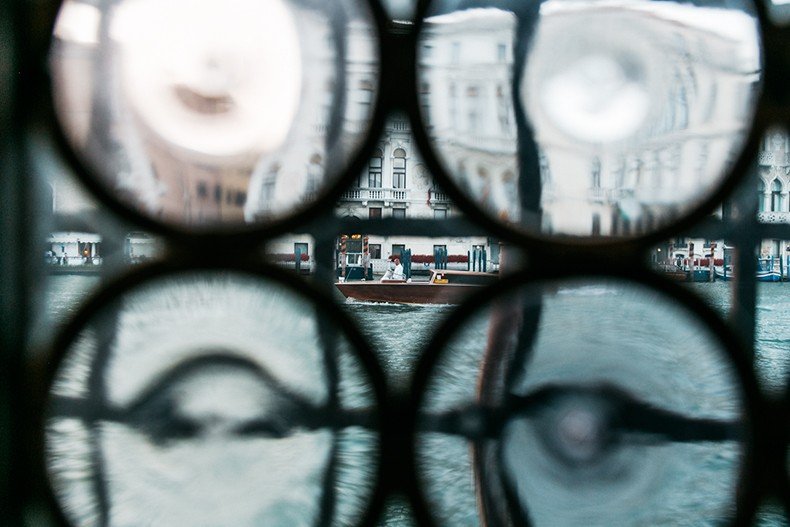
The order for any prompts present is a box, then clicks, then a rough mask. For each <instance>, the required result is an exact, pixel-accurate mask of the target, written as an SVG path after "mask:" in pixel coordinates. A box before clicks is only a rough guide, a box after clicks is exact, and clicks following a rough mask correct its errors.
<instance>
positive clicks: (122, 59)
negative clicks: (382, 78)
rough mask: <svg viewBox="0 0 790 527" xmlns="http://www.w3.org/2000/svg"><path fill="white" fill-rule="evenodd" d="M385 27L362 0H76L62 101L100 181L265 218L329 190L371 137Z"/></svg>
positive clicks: (58, 34)
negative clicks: (307, 0)
mask: <svg viewBox="0 0 790 527" xmlns="http://www.w3.org/2000/svg"><path fill="white" fill-rule="evenodd" d="M377 39H378V36H377V33H376V30H375V27H374V24H373V21H372V16H371V14H370V13H369V12H368V10H367V8H366V7H365V6H364V4H361V3H359V2H351V1H350V0H348V1H346V0H342V1H338V2H322V3H305V2H298V1H296V0H271V1H267V2H258V1H254V0H230V3H228V2H225V1H222V0H207V1H204V2H199V3H197V4H195V3H194V2H188V1H186V0H165V1H158V0H122V1H119V2H110V1H109V0H102V1H100V2H98V3H95V4H94V3H83V2H80V1H78V0H66V1H65V2H64V4H63V5H62V7H61V10H60V13H59V16H58V19H57V22H56V25H55V29H54V38H53V42H52V47H51V51H50V63H51V64H50V66H51V71H52V79H53V93H54V98H55V106H56V111H57V114H58V117H59V119H60V121H61V123H62V126H63V129H64V131H65V133H66V136H67V138H68V140H69V141H70V143H71V145H72V147H73V148H74V149H75V150H76V152H77V153H78V154H79V155H80V156H81V157H83V158H84V160H85V161H86V162H87V164H88V165H89V166H90V167H91V168H92V169H93V172H94V173H95V174H96V176H97V182H98V183H99V184H100V186H101V187H103V188H104V189H105V190H107V191H108V192H109V193H110V194H112V195H113V196H114V197H115V198H116V199H118V200H120V201H121V202H122V203H124V204H125V205H127V206H129V207H131V208H132V209H134V210H136V211H137V212H139V213H141V214H143V215H144V216H146V217H148V218H152V219H155V220H157V221H161V222H163V223H165V224H168V225H171V226H175V227H178V228H181V229H186V230H194V231H201V230H227V229H231V228H239V227H240V226H243V225H245V224H260V223H264V224H265V223H267V222H271V221H274V220H277V219H280V218H282V217H285V216H288V215H290V214H291V213H293V211H294V210H295V209H299V208H302V207H304V206H305V205H307V204H309V203H311V202H313V201H315V199H316V197H317V196H318V195H320V193H321V192H323V191H326V190H327V188H328V187H330V186H331V185H333V184H335V180H336V179H337V178H338V177H339V174H340V171H341V170H342V169H343V168H344V166H345V164H346V163H348V160H349V159H350V158H351V157H352V156H353V154H354V153H355V151H356V150H357V148H358V147H359V146H360V143H361V142H362V140H363V139H364V136H365V133H366V132H367V130H368V128H369V125H370V123H371V119H372V112H373V109H372V107H371V106H372V105H371V101H372V100H373V98H374V97H373V95H372V93H371V91H372V90H373V86H375V85H376V84H377V76H378V70H379V64H378V57H377Z"/></svg>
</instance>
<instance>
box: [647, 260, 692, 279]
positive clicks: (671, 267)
mask: <svg viewBox="0 0 790 527" xmlns="http://www.w3.org/2000/svg"><path fill="white" fill-rule="evenodd" d="M654 269H655V270H656V271H658V272H659V273H661V274H663V275H664V276H666V277H667V278H669V279H670V280H674V281H676V282H685V281H686V280H688V272H687V271H684V270H683V269H682V268H681V267H678V266H677V265H675V264H671V263H670V264H655V266H654Z"/></svg>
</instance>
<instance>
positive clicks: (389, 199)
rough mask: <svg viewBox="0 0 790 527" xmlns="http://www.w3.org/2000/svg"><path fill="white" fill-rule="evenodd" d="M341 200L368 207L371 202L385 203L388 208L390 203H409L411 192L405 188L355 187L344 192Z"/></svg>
mask: <svg viewBox="0 0 790 527" xmlns="http://www.w3.org/2000/svg"><path fill="white" fill-rule="evenodd" d="M340 199H341V201H351V202H355V203H361V204H362V205H367V204H368V202H370V201H383V202H384V205H385V206H386V205H388V204H390V203H398V202H406V201H409V191H408V190H407V189H404V188H383V187H355V188H350V189H348V190H347V191H345V192H343V194H342V195H341V196H340Z"/></svg>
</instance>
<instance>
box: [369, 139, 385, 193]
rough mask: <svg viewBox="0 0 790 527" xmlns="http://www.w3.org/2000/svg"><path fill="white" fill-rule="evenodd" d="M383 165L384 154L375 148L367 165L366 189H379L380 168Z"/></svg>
mask: <svg viewBox="0 0 790 527" xmlns="http://www.w3.org/2000/svg"><path fill="white" fill-rule="evenodd" d="M383 165H384V153H383V152H382V151H381V149H379V148H377V149H376V150H374V151H373V155H372V156H371V157H370V164H369V165H368V187H370V188H381V167H382V166H383Z"/></svg>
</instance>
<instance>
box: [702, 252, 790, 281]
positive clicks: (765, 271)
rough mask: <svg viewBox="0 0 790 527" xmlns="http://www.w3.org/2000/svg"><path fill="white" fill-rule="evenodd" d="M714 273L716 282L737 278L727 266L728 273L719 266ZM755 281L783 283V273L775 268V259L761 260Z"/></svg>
mask: <svg viewBox="0 0 790 527" xmlns="http://www.w3.org/2000/svg"><path fill="white" fill-rule="evenodd" d="M714 271H715V273H716V280H722V281H725V282H729V281H731V280H733V279H734V278H735V273H734V272H733V270H732V266H727V269H726V272H725V269H724V267H723V266H717V267H716V268H715V269H714ZM755 279H756V280H757V281H758V282H781V281H782V273H781V271H780V270H779V269H775V268H774V265H773V259H768V258H760V259H759V260H758V263H757V273H756V274H755Z"/></svg>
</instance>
